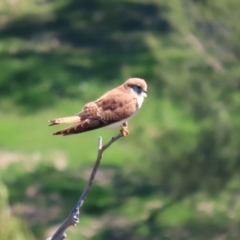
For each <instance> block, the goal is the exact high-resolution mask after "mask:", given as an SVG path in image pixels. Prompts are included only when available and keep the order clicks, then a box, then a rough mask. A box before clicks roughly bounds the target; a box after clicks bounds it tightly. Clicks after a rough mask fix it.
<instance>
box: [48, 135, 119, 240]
mask: <svg viewBox="0 0 240 240" xmlns="http://www.w3.org/2000/svg"><path fill="white" fill-rule="evenodd" d="M121 137H123V134H122V133H119V134H118V135H116V136H115V137H113V138H112V139H111V140H110V141H109V142H108V143H106V144H105V145H103V146H102V137H99V139H98V154H97V159H96V162H95V165H94V167H93V170H92V173H91V175H90V178H89V180H88V183H87V185H86V187H85V189H84V191H83V193H82V195H81V197H80V198H79V200H78V202H77V204H76V205H75V206H74V208H73V209H72V211H71V212H70V214H69V215H68V217H67V218H66V219H65V220H64V221H63V223H62V224H61V225H60V227H59V228H58V229H57V231H56V232H55V233H54V234H53V236H52V237H49V238H47V240H63V239H65V238H66V236H67V235H66V233H65V230H66V229H67V228H68V227H70V226H76V225H77V223H78V222H79V219H78V216H79V214H80V208H81V207H82V205H83V203H84V201H85V199H86V197H87V194H88V191H89V190H90V188H91V186H92V182H93V180H94V178H95V175H96V172H97V170H98V167H99V165H100V162H101V159H102V156H103V152H104V151H105V150H106V149H107V148H108V147H110V145H111V144H112V143H114V142H115V141H117V140H118V139H119V138H121Z"/></svg>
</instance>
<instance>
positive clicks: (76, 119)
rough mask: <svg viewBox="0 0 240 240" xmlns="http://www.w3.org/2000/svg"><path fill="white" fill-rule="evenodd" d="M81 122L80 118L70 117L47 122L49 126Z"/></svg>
mask: <svg viewBox="0 0 240 240" xmlns="http://www.w3.org/2000/svg"><path fill="white" fill-rule="evenodd" d="M79 122H81V117H79V116H72V117H64V118H56V119H53V120H50V121H49V123H50V124H49V126H53V125H57V124H61V123H79Z"/></svg>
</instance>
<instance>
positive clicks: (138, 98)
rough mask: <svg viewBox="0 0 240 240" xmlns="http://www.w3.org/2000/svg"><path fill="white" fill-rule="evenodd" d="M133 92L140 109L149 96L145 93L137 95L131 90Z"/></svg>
mask: <svg viewBox="0 0 240 240" xmlns="http://www.w3.org/2000/svg"><path fill="white" fill-rule="evenodd" d="M131 92H132V94H133V95H134V96H135V97H136V98H137V103H138V108H140V107H141V106H142V103H143V100H144V98H145V97H147V94H146V93H145V92H142V93H141V94H137V93H136V92H135V91H134V90H133V89H131Z"/></svg>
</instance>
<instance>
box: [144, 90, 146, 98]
mask: <svg viewBox="0 0 240 240" xmlns="http://www.w3.org/2000/svg"><path fill="white" fill-rule="evenodd" d="M143 92H144V95H143V96H144V97H145V98H146V97H147V90H143Z"/></svg>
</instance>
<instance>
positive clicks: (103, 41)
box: [0, 0, 171, 111]
mask: <svg viewBox="0 0 240 240" xmlns="http://www.w3.org/2000/svg"><path fill="white" fill-rule="evenodd" d="M166 11H167V8H166V7H164V5H163V6H162V7H159V5H157V4H152V3H144V4H143V3H133V2H128V1H123V2H121V3H120V2H118V3H115V2H112V3H109V2H108V1H100V2H99V1H96V0H91V1H68V3H67V4H66V5H64V7H62V8H56V11H55V12H54V13H52V14H53V15H54V17H51V18H50V17H48V16H25V17H22V18H18V19H16V20H14V21H10V22H9V23H8V24H6V25H5V26H4V28H2V29H1V30H0V35H1V39H2V41H8V40H9V39H19V40H21V41H25V42H26V43H28V44H29V42H30V43H33V44H35V45H41V44H45V45H46V48H47V50H38V47H37V46H36V47H35V48H31V47H28V48H29V50H23V49H21V47H20V46H19V49H18V50H17V52H12V53H9V52H8V53H5V54H4V55H2V56H1V57H0V63H2V64H5V65H7V64H8V65H7V67H8V69H5V70H4V71H6V72H8V77H5V78H2V80H1V81H0V89H1V90H0V93H1V96H4V97H6V96H9V95H11V96H12V97H13V101H14V102H15V103H17V104H19V105H20V106H23V107H25V108H26V109H27V110H28V111H35V110H37V109H39V108H41V107H46V106H51V104H54V102H55V101H57V100H58V99H59V98H64V97H71V98H74V97H76V98H79V94H78V92H79V88H78V86H79V84H80V83H81V82H86V81H92V79H96V80H97V81H99V82H102V83H103V84H108V83H109V82H110V81H116V79H120V78H121V71H122V69H123V68H124V67H131V68H135V69H136V70H135V71H134V72H131V73H130V74H131V75H129V77H131V76H132V75H134V76H138V77H143V78H145V77H146V78H147V79H149V81H153V79H154V73H153V71H152V66H153V65H154V63H155V60H154V57H153V56H152V55H151V54H150V52H149V47H148V46H147V44H146V41H145V36H146V34H148V33H154V32H157V33H159V34H167V33H169V32H170V31H171V26H170V23H169V22H168V21H167V19H166V18H165V16H164V13H165V12H166ZM51 41H56V42H57V43H58V44H57V46H56V47H52V46H51V44H50V42H51ZM30 45H31V44H30ZM48 45H50V46H48ZM66 46H69V47H67V48H66ZM84 51H86V52H87V54H84V55H82V54H83V52H84ZM85 61H87V62H89V64H87V65H86V64H84V62H85ZM20 62H21V64H19V63H20ZM16 64H18V65H20V66H18V67H17V68H16ZM139 66H141V67H140V68H139ZM124 80H125V79H122V80H121V82H122V81H124ZM118 82H119V81H118ZM16 89H17V91H16ZM16 92H18V94H16ZM47 103H48V104H47Z"/></svg>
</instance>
